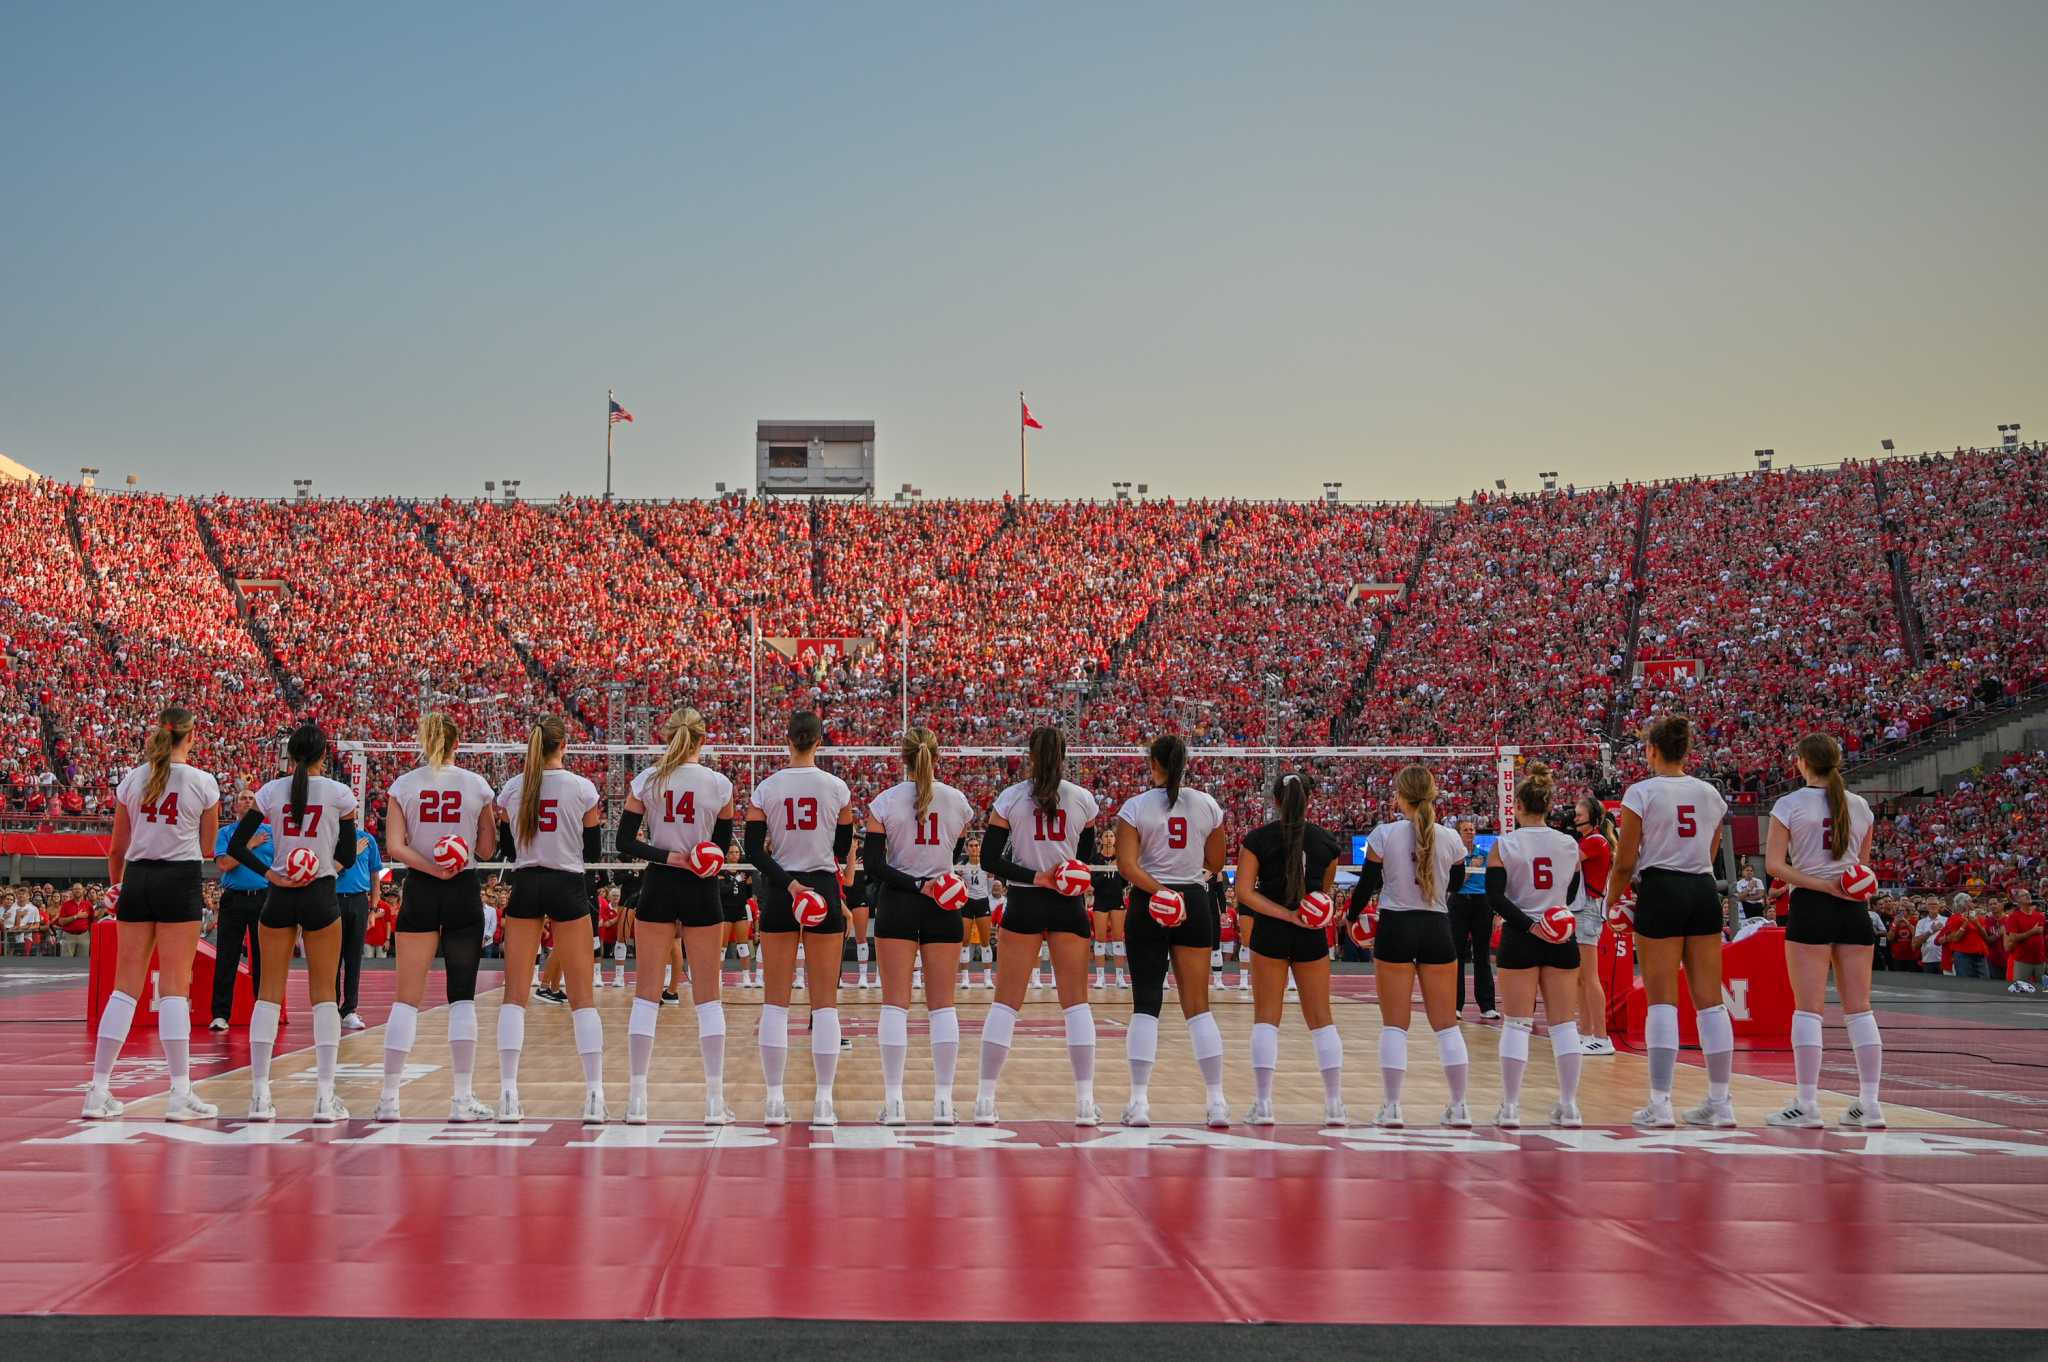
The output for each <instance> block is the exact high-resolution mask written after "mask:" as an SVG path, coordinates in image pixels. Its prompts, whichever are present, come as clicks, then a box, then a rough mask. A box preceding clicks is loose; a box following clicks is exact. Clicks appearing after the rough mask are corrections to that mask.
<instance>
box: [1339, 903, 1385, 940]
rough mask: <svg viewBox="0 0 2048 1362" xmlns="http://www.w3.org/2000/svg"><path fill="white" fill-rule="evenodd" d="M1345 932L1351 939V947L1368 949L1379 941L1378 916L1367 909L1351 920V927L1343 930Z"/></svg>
mask: <svg viewBox="0 0 2048 1362" xmlns="http://www.w3.org/2000/svg"><path fill="white" fill-rule="evenodd" d="M1345 931H1346V933H1347V934H1348V935H1349V936H1350V937H1351V944H1352V945H1354V946H1357V947H1359V948H1360V949H1365V948H1367V947H1370V946H1371V945H1372V943H1373V942H1375V941H1377V940H1379V935H1380V915H1379V914H1378V913H1376V912H1374V911H1373V910H1372V909H1370V908H1368V909H1366V910H1365V911H1364V912H1362V913H1360V914H1359V915H1358V916H1357V917H1355V918H1353V919H1351V925H1350V926H1349V927H1347V928H1345Z"/></svg>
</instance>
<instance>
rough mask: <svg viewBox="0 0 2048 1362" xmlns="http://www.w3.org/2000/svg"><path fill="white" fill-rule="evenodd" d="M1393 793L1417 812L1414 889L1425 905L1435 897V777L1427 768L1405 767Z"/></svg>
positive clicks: (1395, 782)
mask: <svg viewBox="0 0 2048 1362" xmlns="http://www.w3.org/2000/svg"><path fill="white" fill-rule="evenodd" d="M1394 793H1395V794H1397V795H1399V796H1400V797H1401V800H1402V801H1403V802H1404V803H1406V804H1407V805H1408V807H1409V808H1411V809H1413V810H1415V886H1416V888H1418V889H1420V890H1421V891H1422V897H1423V899H1424V900H1425V901H1427V900H1430V899H1434V898H1435V897H1436V776H1435V775H1433V774H1431V772H1430V769H1429V768H1428V767H1427V766H1403V767H1402V768H1401V773H1400V774H1399V775H1397V776H1395V777H1394Z"/></svg>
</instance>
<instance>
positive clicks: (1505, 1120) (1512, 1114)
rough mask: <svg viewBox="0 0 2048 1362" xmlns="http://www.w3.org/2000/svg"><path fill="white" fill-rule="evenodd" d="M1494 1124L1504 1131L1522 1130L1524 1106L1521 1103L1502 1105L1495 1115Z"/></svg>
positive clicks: (1505, 1103)
mask: <svg viewBox="0 0 2048 1362" xmlns="http://www.w3.org/2000/svg"><path fill="white" fill-rule="evenodd" d="M1493 1123H1494V1125H1496V1126H1498V1127H1499V1128H1500V1129H1502V1130H1520V1129H1521V1128H1522V1104H1521V1103H1519V1102H1503V1103H1501V1104H1500V1106H1499V1108H1498V1109H1496V1110H1495V1111H1494V1113H1493Z"/></svg>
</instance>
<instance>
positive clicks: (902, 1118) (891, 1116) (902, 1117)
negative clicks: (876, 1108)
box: [875, 1097, 910, 1126]
mask: <svg viewBox="0 0 2048 1362" xmlns="http://www.w3.org/2000/svg"><path fill="white" fill-rule="evenodd" d="M875 1124H876V1125H883V1126H907V1125H909V1124H910V1117H909V1115H908V1114H906V1113H905V1112H904V1110H903V1099H902V1098H900V1097H892V1098H890V1099H888V1100H887V1101H885V1102H883V1103H882V1114H881V1115H879V1116H877V1117H876V1118H875Z"/></svg>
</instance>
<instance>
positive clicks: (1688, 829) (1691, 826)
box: [1678, 804, 1700, 837]
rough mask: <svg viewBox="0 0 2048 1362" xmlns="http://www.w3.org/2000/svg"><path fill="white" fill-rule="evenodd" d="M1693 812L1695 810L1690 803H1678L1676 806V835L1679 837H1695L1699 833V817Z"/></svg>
mask: <svg viewBox="0 0 2048 1362" xmlns="http://www.w3.org/2000/svg"><path fill="white" fill-rule="evenodd" d="M1694 813H1695V810H1694V808H1693V806H1692V805H1690V804H1680V805H1679V806H1678V835H1679V836H1680V837H1697V836H1699V835H1700V823H1699V819H1698V818H1697V817H1695V816H1694Z"/></svg>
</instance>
